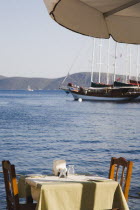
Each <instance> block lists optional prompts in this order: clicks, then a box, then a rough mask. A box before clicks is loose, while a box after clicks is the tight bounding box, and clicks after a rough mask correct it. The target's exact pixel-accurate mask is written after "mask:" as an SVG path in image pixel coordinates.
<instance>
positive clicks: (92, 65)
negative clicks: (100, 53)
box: [91, 38, 95, 83]
mask: <svg viewBox="0 0 140 210" xmlns="http://www.w3.org/2000/svg"><path fill="white" fill-rule="evenodd" d="M92 41H93V46H92V62H91V83H92V82H93V71H94V56H95V55H94V52H95V38H93V39H92Z"/></svg>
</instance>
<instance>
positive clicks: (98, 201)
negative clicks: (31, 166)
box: [29, 179, 129, 210]
mask: <svg viewBox="0 0 140 210" xmlns="http://www.w3.org/2000/svg"><path fill="white" fill-rule="evenodd" d="M29 183H30V184H31V191H32V195H33V198H34V199H35V200H36V201H38V205H37V210H107V209H108V210H109V209H112V208H119V209H120V210H128V209H129V208H128V205H127V203H126V200H125V198H124V195H123V192H122V190H121V187H120V185H119V184H118V182H115V181H112V180H106V181H87V182H57V181H54V182H51V181H50V182H44V183H43V182H42V183H41V182H40V179H38V184H37V180H36V183H35V182H33V180H29Z"/></svg>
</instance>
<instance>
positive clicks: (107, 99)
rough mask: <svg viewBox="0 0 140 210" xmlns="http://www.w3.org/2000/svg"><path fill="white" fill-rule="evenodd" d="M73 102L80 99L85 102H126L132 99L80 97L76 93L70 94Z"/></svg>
mask: <svg viewBox="0 0 140 210" xmlns="http://www.w3.org/2000/svg"><path fill="white" fill-rule="evenodd" d="M72 95H73V97H74V99H75V100H78V99H79V98H81V99H82V100H86V101H127V100H130V99H133V98H132V97H101V96H100V97H99V96H87V95H80V94H76V93H72Z"/></svg>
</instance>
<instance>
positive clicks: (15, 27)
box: [0, 0, 136, 78]
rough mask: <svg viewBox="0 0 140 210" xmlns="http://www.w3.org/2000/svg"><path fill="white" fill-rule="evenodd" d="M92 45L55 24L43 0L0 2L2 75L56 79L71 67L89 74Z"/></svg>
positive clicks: (0, 72)
mask: <svg viewBox="0 0 140 210" xmlns="http://www.w3.org/2000/svg"><path fill="white" fill-rule="evenodd" d="M92 42H93V40H92V39H91V38H89V37H86V36H83V35H79V34H77V33H74V32H71V31H70V30H67V29H65V28H63V27H62V26H60V25H58V24H57V23H55V22H54V21H53V20H52V19H51V18H50V16H49V15H48V12H47V9H46V7H45V4H44V2H43V0H0V75H3V76H25V77H44V78H56V77H61V76H65V75H66V74H67V73H68V71H69V70H70V68H71V67H72V69H73V72H74V70H76V71H77V72H78V71H90V66H91V52H92ZM107 42H108V41H107ZM105 45H106V44H105ZM112 45H114V43H113V42H111V46H112ZM123 47H124V45H123ZM97 48H98V49H97V52H98V54H99V53H100V50H99V47H97ZM120 48H122V45H120ZM104 50H107V47H104ZM105 54H107V51H105ZM120 54H121V52H119V56H120V58H121V57H123V56H121V55H120ZM133 54H136V48H135V49H134V52H133ZM112 57H113V50H112ZM135 57H136V56H135ZM104 59H105V60H107V58H104ZM121 62H122V61H121ZM121 62H120V63H121ZM97 63H99V61H98V62H97ZM97 63H96V64H97ZM135 63H136V62H135ZM110 65H111V68H113V67H112V64H110ZM123 65H124V64H123ZM106 66H107V64H106ZM103 67H104V65H102V68H103ZM118 67H119V65H118ZM132 69H133V70H134V68H132ZM135 69H136V67H135Z"/></svg>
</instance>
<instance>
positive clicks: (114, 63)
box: [114, 42, 117, 82]
mask: <svg viewBox="0 0 140 210" xmlns="http://www.w3.org/2000/svg"><path fill="white" fill-rule="evenodd" d="M116 59H117V42H115V62H114V82H115V80H116Z"/></svg>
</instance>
